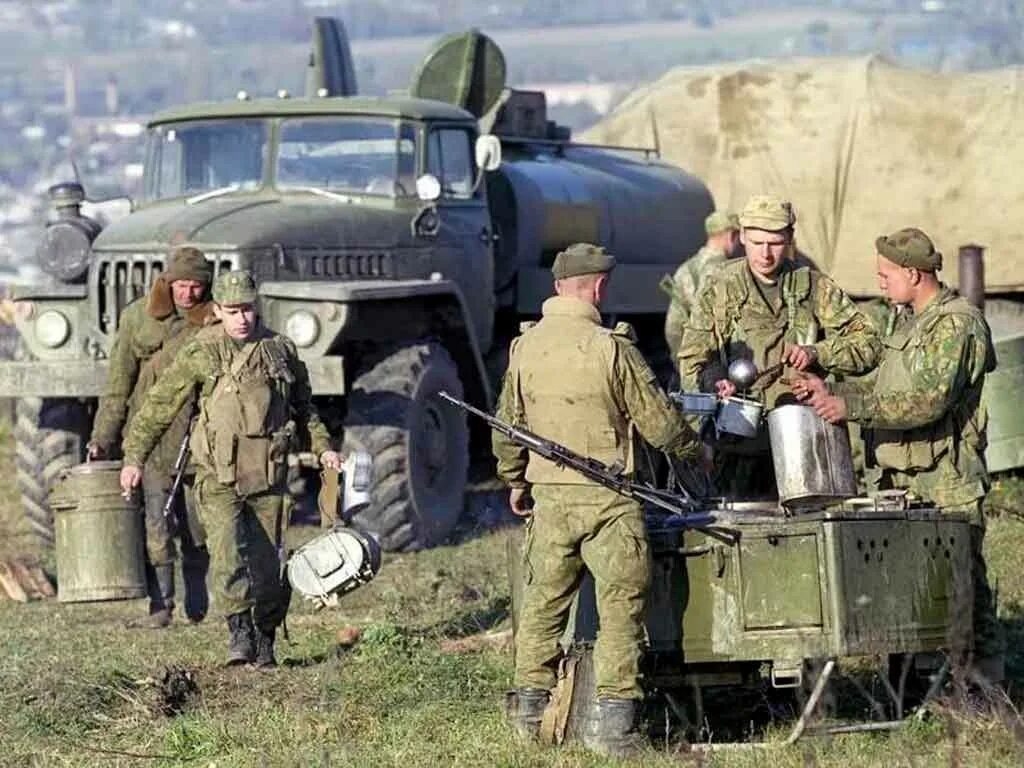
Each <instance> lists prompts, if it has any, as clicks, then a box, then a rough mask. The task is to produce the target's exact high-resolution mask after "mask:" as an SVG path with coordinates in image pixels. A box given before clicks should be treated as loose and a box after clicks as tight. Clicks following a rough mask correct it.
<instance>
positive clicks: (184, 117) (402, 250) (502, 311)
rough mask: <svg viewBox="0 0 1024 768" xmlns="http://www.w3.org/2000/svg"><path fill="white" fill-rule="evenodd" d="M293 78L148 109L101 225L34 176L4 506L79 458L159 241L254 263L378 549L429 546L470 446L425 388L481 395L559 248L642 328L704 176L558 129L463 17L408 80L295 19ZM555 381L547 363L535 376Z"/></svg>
mask: <svg viewBox="0 0 1024 768" xmlns="http://www.w3.org/2000/svg"><path fill="white" fill-rule="evenodd" d="M307 83H308V87H307V95H306V96H305V97H302V98H291V97H289V96H288V95H287V94H284V93H281V94H279V96H278V98H248V97H247V96H245V95H244V94H239V98H238V99H236V100H233V101H228V102H220V103H204V104H195V105H189V106H184V107H179V108H174V109H170V110H168V111H165V112H163V113H160V114H158V115H156V116H155V117H154V118H153V119H152V120H151V121H150V122H149V125H148V134H147V144H146V155H145V170H144V177H143V185H142V194H141V197H140V198H139V199H138V200H135V201H133V205H132V212H131V214H130V215H128V216H127V217H126V218H123V219H121V220H119V221H117V222H115V223H114V224H112V225H110V226H108V227H106V228H105V229H102V231H101V229H100V227H98V226H97V225H96V224H95V223H94V222H92V221H91V220H90V219H88V218H86V217H84V216H83V215H82V214H81V211H80V208H79V203H80V201H81V197H82V196H81V188H80V187H77V186H76V185H73V184H71V185H59V186H58V187H57V188H55V189H54V190H53V198H54V200H53V202H54V206H55V209H56V212H55V216H54V217H53V220H52V221H51V222H50V224H49V225H48V228H47V231H46V235H45V237H44V240H43V242H42V244H41V245H40V249H39V253H40V257H41V262H42V264H43V265H44V267H45V268H46V270H47V271H48V272H49V274H50V275H52V276H53V280H52V281H51V282H49V283H47V284H45V285H38V286H33V287H31V288H25V289H19V290H18V292H17V293H16V295H15V296H14V299H15V308H16V312H15V314H16V325H17V329H18V332H19V334H20V342H21V346H20V354H19V359H17V360H15V361H10V362H6V361H5V362H3V363H0V391H2V392H3V393H4V394H5V395H7V396H9V397H15V398H18V399H17V404H16V420H15V428H14V431H15V438H16V442H17V446H16V455H17V469H18V486H19V490H20V494H21V500H22V509H23V512H24V516H25V518H24V520H23V521H22V522H27V523H28V524H29V527H30V528H31V531H32V536H33V538H34V539H35V540H36V541H37V542H38V543H42V544H44V545H45V544H47V543H48V542H49V541H50V540H51V539H52V519H51V513H50V510H49V507H48V505H47V493H48V489H49V488H50V486H52V484H53V482H54V481H55V479H56V478H57V476H58V475H59V473H60V471H61V470H62V469H64V468H65V467H67V466H69V465H71V464H75V463H77V462H78V461H80V460H81V459H82V456H83V448H84V444H85V442H86V440H87V439H88V433H89V428H90V424H91V417H92V413H93V411H94V409H95V403H96V398H97V397H98V396H99V395H100V394H101V393H102V392H103V386H104V381H105V379H106V357H107V354H108V352H109V349H110V346H111V344H112V341H113V338H114V334H115V333H116V331H117V327H118V319H119V317H120V316H121V313H122V312H123V310H124V308H125V307H126V306H127V305H128V304H129V303H130V302H132V301H135V300H137V299H138V298H139V297H141V296H143V295H144V294H145V293H146V291H147V290H148V288H149V287H150V285H151V284H152V281H153V280H154V279H155V277H156V276H157V275H158V274H159V273H160V271H161V269H162V267H163V263H164V259H165V258H166V255H167V253H168V251H169V249H170V248H172V247H174V246H175V245H181V244H189V245H194V246H197V247H199V248H201V249H202V250H203V251H204V252H205V253H206V254H207V256H208V258H209V259H210V260H211V261H212V262H213V264H214V267H215V270H216V271H217V272H220V271H221V270H225V269H233V268H247V269H251V270H253V271H254V273H255V275H256V277H257V279H258V281H259V283H260V294H261V312H262V316H263V319H264V321H265V322H266V323H267V325H268V326H269V327H271V328H273V329H275V330H277V331H280V332H283V333H285V334H287V335H288V336H290V337H291V338H292V339H293V340H294V341H295V343H296V345H297V346H298V348H299V350H300V354H301V355H302V358H303V359H304V360H305V362H306V364H307V366H308V367H309V370H310V374H311V379H312V384H313V390H314V394H315V396H316V400H317V405H318V407H319V409H320V412H321V414H322V415H323V417H324V419H325V422H326V423H327V424H328V426H329V428H330V429H331V430H332V433H333V434H335V435H336V436H342V435H343V447H344V449H346V450H347V449H350V448H354V447H359V448H363V449H366V450H368V451H369V452H370V453H371V454H372V455H373V457H374V470H375V479H374V487H373V500H374V501H373V504H372V505H371V506H370V507H369V508H368V509H366V510H365V511H363V512H361V513H360V514H359V515H358V517H357V519H356V521H355V522H356V523H357V524H358V525H361V526H362V527H364V528H365V529H367V530H369V531H371V532H373V533H375V534H377V535H378V536H379V538H380V541H381V544H382V545H383V546H384V547H385V548H387V549H390V550H401V549H410V548H418V547H423V546H430V545H433V544H436V543H438V542H440V541H443V540H444V538H445V537H446V536H447V534H448V533H449V532H450V530H451V529H452V527H453V526H454V524H455V522H456V520H457V518H458V516H459V514H460V512H461V511H462V508H463V494H464V491H465V486H466V481H467V472H468V467H469V460H470V459H469V457H470V447H471V443H472V444H473V445H479V446H481V447H484V446H486V445H487V442H486V438H487V436H486V434H481V435H475V436H474V439H473V440H471V435H470V431H469V429H468V427H467V424H466V422H465V420H464V418H462V417H461V415H460V414H458V413H457V412H456V411H454V409H451V408H446V407H444V405H443V404H440V403H439V402H438V400H437V398H436V393H437V392H439V391H441V390H447V391H448V392H451V393H453V394H459V393H461V394H463V395H464V396H465V397H466V399H468V400H470V401H471V402H474V403H476V404H478V405H481V406H483V407H487V406H488V405H489V404H490V402H491V400H492V396H493V393H494V391H495V387H496V384H497V381H498V377H499V376H500V374H501V372H502V370H503V367H504V355H505V351H506V349H507V342H508V340H509V339H510V338H511V337H512V336H513V335H514V334H515V333H516V332H517V331H518V324H519V322H520V320H521V319H523V318H527V317H533V316H536V315H537V313H538V312H539V309H540V305H541V303H542V301H543V300H544V299H545V298H546V297H547V296H548V295H550V293H551V279H550V273H549V271H548V270H549V267H550V264H551V261H552V259H553V258H554V255H555V253H556V252H557V251H558V250H559V249H561V248H564V247H565V246H566V245H568V244H569V243H571V242H574V241H579V240H585V241H592V242H597V243H601V244H603V245H605V246H607V247H608V248H609V249H610V250H611V251H613V252H614V253H615V254H616V255H617V256H618V257H619V260H620V265H621V266H620V267H619V268H618V269H617V270H616V275H615V279H614V280H613V281H612V290H611V294H610V296H609V299H608V304H607V310H608V312H609V313H611V314H613V315H615V316H617V317H618V318H623V317H628V318H630V319H634V320H636V321H637V322H638V327H639V328H640V329H641V330H642V329H644V328H645V327H646V325H645V324H649V326H650V329H651V333H650V336H651V338H657V337H660V322H661V319H660V315H661V314H662V313H663V312H664V308H665V300H664V298H663V297H662V296H661V295H660V294H659V291H658V288H657V283H658V279H659V278H660V277H661V275H663V274H664V273H665V272H667V271H670V269H671V268H673V267H674V266H675V265H676V264H678V263H679V261H681V260H682V258H684V257H685V256H686V255H688V254H690V253H693V252H694V251H695V250H696V249H697V248H698V247H699V246H700V245H701V243H702V242H703V238H704V234H703V228H702V222H703V219H704V217H705V216H706V215H707V214H708V213H709V212H710V211H711V210H712V200H711V196H710V194H709V192H708V191H707V188H706V187H705V186H704V185H703V184H702V183H701V182H699V181H698V180H697V179H695V178H694V177H692V176H690V175H688V174H686V173H684V172H683V171H681V170H680V169H678V168H677V167H674V166H671V165H669V164H667V163H663V162H661V161H660V160H658V158H657V156H656V153H655V152H652V151H644V150H624V149H622V148H607V147H594V146H589V145H582V144H576V143H573V142H572V141H571V140H570V137H569V132H568V131H567V130H566V129H564V128H562V127H560V126H557V125H555V124H553V123H552V122H551V121H549V120H548V119H547V115H546V104H545V97H544V94H543V93H539V92H529V91H516V90H512V89H508V88H505V62H504V58H503V56H502V54H501V52H500V50H499V49H498V48H497V47H496V46H495V44H494V43H493V42H492V41H490V40H489V39H488V38H486V37H485V36H483V35H481V34H480V33H478V32H475V31H473V32H470V33H467V34H463V35H456V36H451V37H448V38H445V39H443V40H442V41H441V42H440V43H439V44H438V45H437V46H436V47H435V48H434V49H433V50H432V52H431V53H430V55H428V57H427V58H426V60H425V61H424V63H423V64H422V65H421V67H420V69H419V71H418V72H417V73H416V75H415V77H414V78H413V82H412V87H411V89H410V95H409V96H407V97H402V98H368V97H361V96H357V95H355V78H354V76H353V68H352V63H351V57H350V55H349V51H348V44H347V41H346V39H345V34H344V29H343V28H342V27H341V25H340V24H339V23H337V22H334V21H332V20H318V21H317V26H316V29H315V34H314V45H313V51H312V53H311V55H310V69H309V72H308V78H307ZM553 373H554V374H556V375H557V372H553Z"/></svg>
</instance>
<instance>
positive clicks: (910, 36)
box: [0, 0, 1024, 284]
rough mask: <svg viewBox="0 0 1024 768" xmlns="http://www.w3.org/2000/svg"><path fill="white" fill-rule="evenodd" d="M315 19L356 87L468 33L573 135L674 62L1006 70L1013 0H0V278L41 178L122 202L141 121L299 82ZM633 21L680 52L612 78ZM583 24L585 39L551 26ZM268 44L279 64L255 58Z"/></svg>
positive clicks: (33, 226)
mask: <svg viewBox="0 0 1024 768" xmlns="http://www.w3.org/2000/svg"><path fill="white" fill-rule="evenodd" d="M816 8H820V9H821V10H820V11H819V10H817V9H816ZM750 14H756V15H757V16H756V18H754V17H750ZM773 14H774V15H773ZM317 15H332V16H338V17H340V18H342V19H343V20H344V21H345V23H346V26H347V28H348V31H349V34H350V36H351V37H352V39H353V48H354V53H355V57H356V59H357V74H358V78H359V81H360V88H361V90H363V91H364V92H368V93H385V92H389V91H392V90H395V89H397V88H401V87H403V86H404V84H405V83H406V82H407V79H406V78H407V77H408V72H409V70H410V69H411V68H412V67H413V66H414V65H415V63H416V61H417V60H418V58H419V57H420V56H421V55H422V53H423V52H424V51H425V50H426V48H427V46H428V45H429V42H430V40H431V39H432V38H434V37H436V36H437V35H438V34H440V33H443V32H447V31H452V30H456V29H462V28H465V27H467V26H479V27H481V28H483V29H485V30H486V31H488V32H489V33H492V34H494V35H495V37H496V39H497V40H498V41H499V43H501V44H502V46H503V48H505V49H506V52H507V53H508V55H509V58H510V81H512V82H515V83H516V84H517V85H520V86H525V87H531V88H536V89H543V90H545V91H546V93H547V96H548V103H549V106H550V107H551V109H552V114H553V115H554V116H555V117H556V118H557V119H559V121H560V122H563V123H566V124H568V125H570V126H572V127H573V128H574V129H582V128H585V127H587V126H589V125H590V124H593V123H594V122H596V121H597V120H599V119H600V118H601V117H602V116H604V115H605V114H607V113H608V112H609V111H611V110H612V109H614V107H615V106H616V104H617V103H618V102H619V101H620V100H621V99H622V98H623V97H624V95H626V94H627V93H628V92H629V91H630V90H631V89H633V88H635V87H636V85H637V84H638V83H641V82H645V81H647V80H650V79H654V78H656V77H658V76H660V75H661V74H663V73H664V72H665V71H666V70H667V69H669V68H671V67H672V66H676V65H679V64H689V65H693V64H703V63H713V62H715V61H721V60H725V59H729V58H733V59H735V58H741V57H745V56H751V55H760V56H771V55H833V54H847V55H849V54H861V53H865V52H871V51H874V50H881V51H883V52H885V53H887V54H889V55H892V56H895V57H896V58H899V59H902V60H905V61H908V62H909V63H912V64H917V65H921V66H928V67H933V68H939V69H950V68H955V69H972V68H984V67H986V66H998V65H1005V64H1015V63H1019V61H1020V60H1021V57H1022V52H1021V46H1022V45H1024V35H1022V34H1021V30H1022V29H1024V26H1022V25H1024V2H1017V1H1016V0H976V1H975V2H965V1H958V0H921V1H920V2H918V1H917V0H915V1H914V2H900V1H898V0H897V1H895V2H871V1H870V0H860V1H859V2H858V1H855V0H849V1H846V0H844V1H842V2H820V3H817V4H815V3H808V2H802V3H801V2H782V1H779V0H776V1H774V2H773V1H769V2H754V0H721V2H715V3H711V2H704V1H703V0H688V1H686V2H671V1H670V0H647V1H646V2H636V3H629V4H622V3H619V2H611V0H582V1H581V2H574V3H565V2H544V3H540V2H536V1H535V0H518V1H517V2H492V3H476V2H468V1H462V0H424V1H414V0H406V1H404V2H403V1H398V2H378V1H377V0H347V1H345V2H333V1H332V0H287V1H285V0H273V1H272V0H221V1H220V2H199V1H198V0H183V1H182V2H180V3H176V4H173V5H168V4H166V3H164V2H159V1H158V0H111V1H109V2H107V1H104V2H99V1H98V0H53V1H52V2H51V1H48V0H33V1H32V2H29V1H28V0H0V46H2V48H3V50H4V51H5V54H4V56H3V61H2V63H0V284H4V283H16V282H30V281H34V280H37V279H40V273H39V271H38V269H37V268H36V265H35V263H34V258H33V254H34V250H35V244H36V242H37V241H38V238H39V233H40V230H41V228H42V226H43V225H44V223H45V221H46V216H47V200H46V190H47V189H48V187H49V186H51V185H52V184H55V183H57V182H59V181H65V180H68V179H73V178H75V177H76V176H77V177H78V178H79V179H81V180H82V182H83V183H84V185H85V187H86V190H87V193H88V195H89V197H90V199H92V200H96V199H103V198H112V197H125V196H127V197H131V196H134V195H135V194H136V193H137V191H138V185H139V183H140V180H141V177H142V156H143V150H144V146H143V145H144V142H143V136H144V126H145V122H146V120H147V118H148V116H149V115H150V114H152V113H153V112H155V111H157V110H159V109H161V108H163V107H166V106H170V105H172V104H175V103H181V102H184V101H192V100H198V99H208V98H225V97H230V96H231V95H233V94H234V93H235V91H236V90H237V89H238V88H242V87H244V88H246V89H248V90H250V91H251V92H253V93H257V94H258V93H261V92H263V93H273V92H274V91H275V90H276V86H277V85H278V84H280V83H281V82H283V83H285V84H286V85H291V86H293V87H297V88H298V89H300V88H301V86H298V85H297V83H298V82H299V79H300V76H301V61H302V51H303V50H304V48H303V46H305V44H306V42H305V41H306V40H308V34H309V22H310V20H311V19H312V17H314V16H317ZM748 17H750V18H751V21H750V24H747V25H746V26H744V24H743V23H742V21H743V20H744V19H747V18H748ZM760 18H763V19H765V20H767V21H771V23H773V24H774V23H775V22H774V19H776V18H777V19H779V20H780V21H779V22H778V24H779V26H778V29H779V30H782V31H783V34H780V35H779V36H778V39H777V40H773V41H771V46H772V47H771V48H758V47H756V45H755V44H753V43H751V42H750V40H749V39H748V37H749V34H750V28H751V24H755V23H756V21H757V20H758V19H760ZM651 22H656V23H657V25H669V24H671V25H678V27H679V29H680V35H681V42H679V43H678V45H677V46H675V47H673V46H672V45H665V44H661V45H660V46H646V48H647V49H660V51H659V50H643V49H644V46H642V45H640V44H638V45H635V46H633V48H634V49H635V50H634V52H633V55H631V57H630V60H631V61H632V62H633V63H632V66H633V69H632V70H623V68H622V66H621V64H615V61H616V57H615V56H612V55H609V51H611V50H615V47H616V46H620V47H621V46H622V45H624V44H625V43H627V42H629V36H630V35H633V34H634V33H635V35H636V36H637V38H638V41H639V42H640V43H642V38H643V35H644V34H647V30H649V28H650V27H651V26H652V24H651ZM968 22H969V23H968ZM595 24H600V25H602V26H601V27H600V28H599V29H598V31H597V32H595V33H594V34H593V35H586V34H583V35H579V34H573V35H568V36H565V35H561V34H560V31H561V29H560V28H562V27H564V26H567V25H576V26H583V25H595ZM787 25H788V26H787ZM595 29H596V28H595ZM744 30H746V31H744ZM719 31H720V34H719ZM663 33H664V32H663V30H662V34H663ZM745 35H747V37H745ZM687 36H690V37H687ZM381 38H388V41H385V40H381ZM683 38H685V40H684V39H683ZM394 40H397V41H399V43H400V44H397V45H396V44H395V43H394V42H393V41H394ZM565 40H570V41H572V42H571V43H570V44H569V45H568V46H567V45H565V44H563V43H564V42H565ZM269 46H279V49H278V48H275V49H274V50H275V51H278V50H280V52H281V55H280V56H267V55H266V49H267V47H269ZM396 51H397V52H398V54H397V55H396V54H395V52H396ZM403 51H404V53H403ZM221 52H227V53H223V55H219V54H220V53H221ZM517 52H518V53H520V55H519V56H517ZM526 52H528V53H526ZM158 60H160V61H161V63H160V65H159V66H157V65H156V64H157V61H158ZM275 67H276V68H277V71H275V70H274V68H275ZM286 69H287V70H288V71H287V72H285V71H283V70H286ZM291 70H295V71H291ZM275 80H276V82H275Z"/></svg>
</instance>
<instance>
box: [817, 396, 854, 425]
mask: <svg viewBox="0 0 1024 768" xmlns="http://www.w3.org/2000/svg"><path fill="white" fill-rule="evenodd" d="M811 407H812V408H814V411H815V413H817V414H818V415H819V416H821V418H823V419H824V420H825V421H827V422H829V423H830V424H839V423H840V422H843V421H846V417H847V415H848V414H847V410H846V401H845V400H843V398H841V397H836V396H835V395H815V396H813V397H811Z"/></svg>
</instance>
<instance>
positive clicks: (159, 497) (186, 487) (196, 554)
mask: <svg viewBox="0 0 1024 768" xmlns="http://www.w3.org/2000/svg"><path fill="white" fill-rule="evenodd" d="M173 484H174V479H173V478H171V477H168V476H167V475H166V474H163V473H160V472H151V471H149V470H147V471H146V472H145V473H144V474H143V481H142V490H143V499H144V504H143V517H144V520H143V522H144V527H145V550H146V591H147V593H148V595H149V604H150V610H151V611H153V610H160V609H163V608H173V607H174V575H173V567H174V561H175V560H177V551H176V547H175V538H178V539H180V541H181V561H182V562H181V568H182V573H183V574H184V581H185V589H186V595H185V602H186V611H187V612H188V614H189V616H190V617H199V616H201V615H202V614H205V613H206V606H207V603H208V599H207V596H206V583H205V579H206V571H207V568H208V565H209V556H208V555H207V553H206V548H205V543H206V541H205V539H206V534H205V532H204V531H203V527H202V525H201V524H200V523H199V518H198V515H197V512H196V505H195V494H194V493H193V489H192V483H191V482H186V483H183V484H182V487H181V490H179V492H178V493H179V496H178V498H177V499H176V500H175V504H174V506H173V508H172V514H171V515H170V516H165V515H164V504H165V503H166V501H167V494H168V493H170V490H171V487H172V486H173ZM158 569H165V570H166V571H167V575H165V576H164V577H163V578H160V577H158V575H157V570H158ZM168 576H169V578H168ZM193 593H194V594H193ZM199 593H202V594H199ZM193 606H194V610H193Z"/></svg>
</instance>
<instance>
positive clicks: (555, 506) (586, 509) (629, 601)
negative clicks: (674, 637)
mask: <svg viewBox="0 0 1024 768" xmlns="http://www.w3.org/2000/svg"><path fill="white" fill-rule="evenodd" d="M533 496H534V500H535V502H536V506H535V508H534V513H533V516H532V517H531V518H530V520H529V522H528V523H527V526H528V528H527V531H526V541H525V543H524V548H523V559H524V563H523V565H524V575H525V579H524V581H525V584H524V587H523V607H522V611H521V613H520V616H519V626H518V632H517V634H516V671H515V685H516V687H518V688H543V689H548V690H550V689H551V688H552V687H553V686H554V684H555V678H556V669H557V663H558V659H559V656H560V653H561V651H560V648H559V644H558V641H559V638H560V637H561V635H562V632H563V630H564V629H565V625H566V621H567V619H568V616H569V610H570V607H571V605H572V601H573V597H574V596H575V594H576V591H577V589H578V587H579V585H580V581H581V579H582V577H583V572H584V568H586V569H587V570H589V571H590V573H591V574H592V575H593V577H594V588H595V593H596V597H597V612H598V617H599V619H600V623H601V628H600V631H599V632H598V636H597V643H596V644H595V647H594V668H595V675H596V678H597V695H598V696H602V697H609V698H619V699H637V698H641V697H642V696H643V691H642V689H641V688H640V681H639V677H640V674H639V666H640V654H641V646H642V644H643V642H644V625H643V612H644V602H645V599H646V595H647V588H648V585H649V582H650V556H649V553H648V548H647V537H646V532H645V530H644V520H643V514H642V512H641V510H640V506H639V505H638V504H636V503H634V502H632V501H630V500H628V499H625V498H623V497H621V496H619V495H618V494H615V493H612V492H611V491H609V490H606V489H604V488H600V487H595V486H588V485H537V486H534V488H533Z"/></svg>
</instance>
